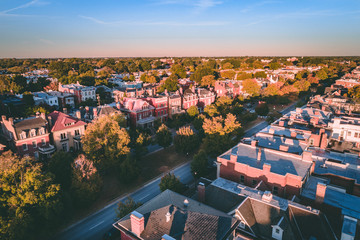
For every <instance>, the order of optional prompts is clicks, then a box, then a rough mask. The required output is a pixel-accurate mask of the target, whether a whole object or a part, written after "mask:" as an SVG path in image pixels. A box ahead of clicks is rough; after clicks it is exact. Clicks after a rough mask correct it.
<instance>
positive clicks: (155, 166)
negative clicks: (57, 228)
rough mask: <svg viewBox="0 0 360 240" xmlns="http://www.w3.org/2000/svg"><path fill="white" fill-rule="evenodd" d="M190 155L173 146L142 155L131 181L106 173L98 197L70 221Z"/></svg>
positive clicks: (128, 190)
mask: <svg viewBox="0 0 360 240" xmlns="http://www.w3.org/2000/svg"><path fill="white" fill-rule="evenodd" d="M190 159H191V156H189V157H185V156H183V155H180V154H177V153H176V152H175V148H174V146H171V147H169V148H166V149H163V150H160V151H158V152H155V153H151V154H148V155H145V156H143V157H142V158H141V159H140V161H139V165H140V166H141V173H140V176H139V178H138V179H137V180H135V181H133V182H132V183H121V182H119V181H118V179H117V177H116V175H114V174H112V175H107V176H105V177H104V178H103V181H104V186H103V188H102V190H101V192H100V193H99V197H98V198H97V199H96V201H95V202H94V203H93V204H92V205H91V206H90V207H88V208H86V209H83V210H82V211H79V212H77V213H76V214H75V215H74V218H73V219H72V221H71V222H72V223H74V222H76V221H78V220H80V219H82V218H84V217H86V216H88V215H89V214H91V213H93V212H95V211H97V210H100V209H102V208H103V207H105V206H106V205H108V204H109V203H110V202H111V201H113V200H114V199H116V198H118V197H120V196H123V195H126V194H127V193H130V192H133V191H134V190H136V189H138V188H139V187H141V186H143V185H144V184H145V183H147V182H149V181H150V180H152V179H154V178H156V177H158V176H160V175H161V174H164V173H166V172H168V171H170V170H171V169H172V168H174V167H176V166H178V165H181V164H183V163H185V162H188V161H190Z"/></svg>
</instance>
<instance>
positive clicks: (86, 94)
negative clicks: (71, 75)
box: [59, 82, 96, 103]
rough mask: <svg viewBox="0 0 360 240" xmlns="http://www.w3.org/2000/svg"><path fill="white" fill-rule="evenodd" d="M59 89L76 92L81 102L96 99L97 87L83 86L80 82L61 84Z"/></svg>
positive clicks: (76, 96)
mask: <svg viewBox="0 0 360 240" xmlns="http://www.w3.org/2000/svg"><path fill="white" fill-rule="evenodd" d="M59 91H60V92H65V93H72V94H74V95H75V98H76V102H77V103H81V102H84V101H86V100H89V99H91V100H93V101H96V93H95V91H96V88H95V87H86V86H83V85H81V84H79V82H77V83H72V84H67V85H62V84H59Z"/></svg>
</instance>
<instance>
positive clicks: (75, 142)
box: [48, 111, 86, 152]
mask: <svg viewBox="0 0 360 240" xmlns="http://www.w3.org/2000/svg"><path fill="white" fill-rule="evenodd" d="M48 120H49V123H50V128H51V132H52V139H53V142H54V145H55V147H56V149H57V151H64V152H69V151H70V150H71V149H73V150H74V151H77V150H80V149H81V137H82V136H83V135H84V133H85V126H86V123H85V122H83V121H81V120H79V119H77V118H75V117H72V116H69V115H67V114H65V113H62V112H59V111H54V112H52V113H50V114H49V115H48Z"/></svg>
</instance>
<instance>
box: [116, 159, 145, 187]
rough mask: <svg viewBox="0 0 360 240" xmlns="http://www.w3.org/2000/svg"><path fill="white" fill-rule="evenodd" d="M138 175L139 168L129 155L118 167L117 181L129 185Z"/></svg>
mask: <svg viewBox="0 0 360 240" xmlns="http://www.w3.org/2000/svg"><path fill="white" fill-rule="evenodd" d="M139 174H140V167H139V165H138V164H137V162H136V159H135V158H132V157H131V156H130V155H128V156H127V158H126V159H125V161H124V162H122V163H121V164H120V167H119V175H118V176H119V179H120V180H121V181H122V182H124V183H130V182H131V181H133V180H135V179H136V178H137V177H138V176H139Z"/></svg>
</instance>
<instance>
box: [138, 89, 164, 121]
mask: <svg viewBox="0 0 360 240" xmlns="http://www.w3.org/2000/svg"><path fill="white" fill-rule="evenodd" d="M143 100H145V101H147V102H148V103H150V104H151V106H153V107H154V108H155V109H154V117H156V118H158V119H161V122H164V121H166V120H167V118H168V116H169V115H168V97H167V96H166V95H158V96H155V97H147V98H143Z"/></svg>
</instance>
